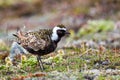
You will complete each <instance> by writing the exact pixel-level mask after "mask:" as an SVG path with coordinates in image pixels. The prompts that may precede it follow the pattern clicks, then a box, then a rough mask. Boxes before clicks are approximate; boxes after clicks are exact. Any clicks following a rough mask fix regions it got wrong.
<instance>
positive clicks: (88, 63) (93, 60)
mask: <svg viewBox="0 0 120 80" xmlns="http://www.w3.org/2000/svg"><path fill="white" fill-rule="evenodd" d="M62 50H63V51H64V53H63V54H64V55H61V57H62V58H61V59H59V58H60V57H57V58H56V56H57V55H58V54H61V53H60V52H55V53H51V54H49V55H46V56H43V58H44V59H43V61H44V60H45V59H49V57H53V59H51V62H50V63H52V64H51V65H46V64H44V66H45V70H44V72H45V74H47V75H46V76H44V77H45V78H50V79H51V80H52V78H53V77H52V76H53V75H51V74H50V72H54V71H57V72H59V73H64V74H66V75H68V76H69V77H70V76H71V75H73V76H75V78H76V79H83V77H84V75H85V74H82V71H84V70H92V69H98V70H106V69H118V70H119V69H120V58H119V56H120V53H116V52H115V51H113V50H110V49H107V50H105V51H100V50H97V49H89V48H83V47H81V48H76V47H71V48H66V49H62ZM105 61H108V62H107V63H106V64H103V62H105ZM70 71H72V72H71V73H72V74H69V72H70ZM36 72H41V70H40V69H39V65H38V64H37V60H36V56H33V55H29V56H27V58H26V60H22V62H19V63H18V65H17V66H13V65H11V64H7V63H5V62H4V61H2V60H1V62H0V75H1V76H0V77H1V79H12V78H15V77H20V76H27V75H29V74H30V73H31V74H34V73H36ZM76 72H77V73H76ZM54 74H55V73H54ZM111 74H112V73H111ZM66 75H65V76H66ZM80 75H81V76H80ZM108 76H109V79H115V78H116V77H114V76H110V75H104V73H103V74H101V75H100V76H99V77H98V80H102V79H108ZM56 77H57V76H56ZM31 78H32V77H31ZM117 79H120V77H117Z"/></svg>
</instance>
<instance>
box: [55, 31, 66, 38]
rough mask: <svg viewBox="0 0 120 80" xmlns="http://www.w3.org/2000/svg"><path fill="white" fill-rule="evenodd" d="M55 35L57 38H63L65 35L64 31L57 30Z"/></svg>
mask: <svg viewBox="0 0 120 80" xmlns="http://www.w3.org/2000/svg"><path fill="white" fill-rule="evenodd" d="M57 34H58V36H59V37H63V36H64V35H65V34H66V31H65V30H57Z"/></svg>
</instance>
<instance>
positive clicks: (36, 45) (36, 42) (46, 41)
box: [13, 24, 70, 71]
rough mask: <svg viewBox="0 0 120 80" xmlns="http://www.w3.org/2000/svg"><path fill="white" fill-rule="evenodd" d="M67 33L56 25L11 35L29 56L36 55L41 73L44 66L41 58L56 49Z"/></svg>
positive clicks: (61, 26) (62, 27)
mask: <svg viewBox="0 0 120 80" xmlns="http://www.w3.org/2000/svg"><path fill="white" fill-rule="evenodd" d="M67 34H70V33H69V31H68V30H67V29H66V27H65V26H64V25H63V24H58V25H56V26H55V27H54V28H53V29H39V30H36V31H28V32H22V31H21V30H18V31H17V33H16V34H13V36H15V37H16V38H17V41H16V42H17V43H18V44H19V45H20V46H21V47H23V48H24V49H25V50H26V51H28V52H29V53H31V54H34V55H37V60H38V62H39V65H40V69H41V70H42V71H43V70H44V66H43V62H42V60H41V56H43V55H47V54H49V53H51V52H53V51H55V49H56V48H57V44H58V42H60V40H61V38H62V37H63V36H65V35H67Z"/></svg>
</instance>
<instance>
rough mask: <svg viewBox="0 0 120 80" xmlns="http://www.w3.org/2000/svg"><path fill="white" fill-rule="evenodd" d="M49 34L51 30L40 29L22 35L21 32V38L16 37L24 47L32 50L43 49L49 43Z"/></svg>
mask: <svg viewBox="0 0 120 80" xmlns="http://www.w3.org/2000/svg"><path fill="white" fill-rule="evenodd" d="M51 34H52V30H48V29H40V30H39V31H34V32H27V33H24V35H22V34H21V36H22V37H23V38H18V41H19V43H20V44H21V45H22V46H23V47H24V48H26V47H29V48H31V49H33V50H34V51H38V50H39V49H41V50H44V48H45V47H46V46H48V45H50V44H51V39H50V38H51Z"/></svg>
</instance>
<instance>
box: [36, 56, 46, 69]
mask: <svg viewBox="0 0 120 80" xmlns="http://www.w3.org/2000/svg"><path fill="white" fill-rule="evenodd" d="M37 60H38V63H39V65H40V69H41V71H43V70H44V66H43V63H42V60H41V56H37Z"/></svg>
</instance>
